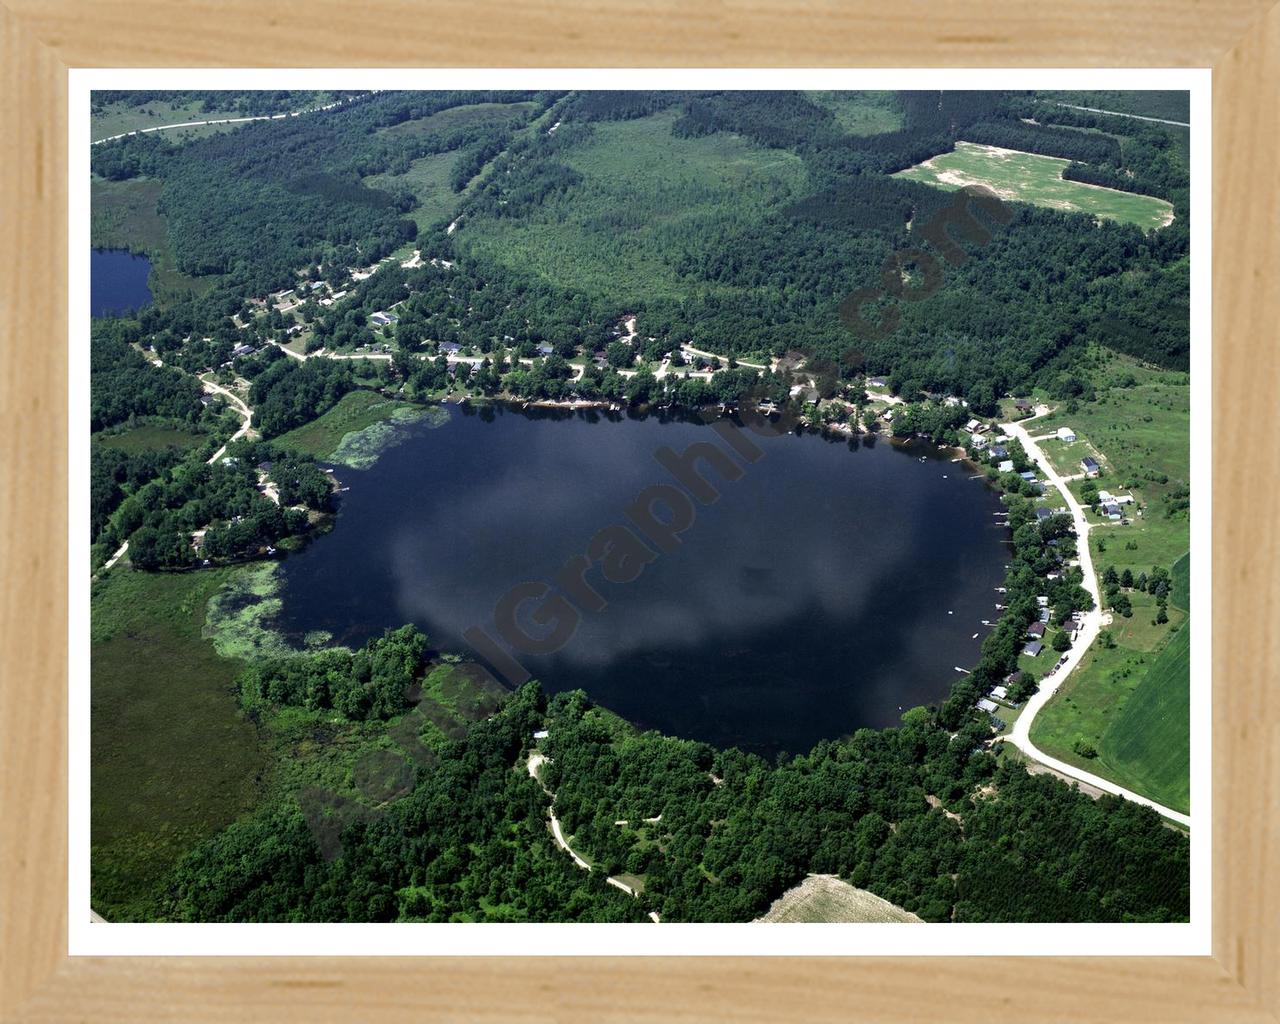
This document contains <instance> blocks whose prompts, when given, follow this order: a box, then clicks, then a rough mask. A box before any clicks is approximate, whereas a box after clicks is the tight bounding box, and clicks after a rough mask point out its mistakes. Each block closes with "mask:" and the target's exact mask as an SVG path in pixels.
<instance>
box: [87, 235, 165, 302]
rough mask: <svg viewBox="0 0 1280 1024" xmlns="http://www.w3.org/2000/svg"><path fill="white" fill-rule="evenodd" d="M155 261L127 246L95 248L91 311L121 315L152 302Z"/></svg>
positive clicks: (90, 282)
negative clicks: (149, 279)
mask: <svg viewBox="0 0 1280 1024" xmlns="http://www.w3.org/2000/svg"><path fill="white" fill-rule="evenodd" d="M150 273H151V261H150V260H149V259H147V258H146V257H145V256H135V255H134V254H133V253H131V252H127V251H126V250H124V249H94V250H93V252H92V253H91V254H90V257H89V314H90V315H91V316H119V315H121V314H123V313H131V312H133V311H134V310H135V309H141V308H142V307H143V306H147V305H150V303H151V289H150V288H148V287H147V277H148V275H149V274H150Z"/></svg>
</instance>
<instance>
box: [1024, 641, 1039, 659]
mask: <svg viewBox="0 0 1280 1024" xmlns="http://www.w3.org/2000/svg"><path fill="white" fill-rule="evenodd" d="M1043 650H1044V644H1042V643H1041V642H1040V641H1039V640H1032V641H1031V642H1030V643H1029V644H1027V645H1026V646H1025V647H1023V648H1022V653H1023V654H1025V655H1026V656H1027V657H1028V658H1038V657H1039V656H1040V652H1041V651H1043Z"/></svg>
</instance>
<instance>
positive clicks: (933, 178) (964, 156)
mask: <svg viewBox="0 0 1280 1024" xmlns="http://www.w3.org/2000/svg"><path fill="white" fill-rule="evenodd" d="M1068 163H1070V161H1068V160H1061V159H1059V158H1057V157H1052V156H1039V155H1037V154H1035V153H1021V152H1018V151H1017V150H1013V149H999V148H997V147H996V146H980V145H978V144H976V143H973V142H957V143H956V148H955V150H954V151H952V152H950V153H939V154H938V155H937V156H935V157H932V158H931V159H929V160H926V161H924V163H921V164H917V165H916V166H915V167H908V168H907V169H906V170H905V171H899V172H898V173H897V174H896V175H895V177H898V178H909V179H911V180H912V181H922V182H924V183H925V184H926V185H934V186H936V187H938V188H942V189H958V188H962V187H963V186H965V185H985V186H986V187H987V188H990V189H991V190H992V191H993V192H995V193H996V195H998V196H1000V198H1002V199H1007V200H1010V201H1014V202H1021V203H1031V204H1032V205H1034V206H1047V207H1049V208H1050V209H1054V210H1065V211H1068V212H1074V213H1087V214H1092V215H1093V216H1095V217H1103V218H1105V219H1107V220H1115V221H1119V222H1120V223H1122V224H1136V225H1137V226H1138V227H1140V228H1161V227H1165V226H1166V225H1168V224H1169V223H1171V222H1172V220H1173V205H1172V204H1171V203H1168V202H1166V201H1165V200H1163V199H1156V198H1155V197H1153V196H1140V195H1135V194H1133V193H1131V192H1120V191H1117V190H1115V189H1108V188H1100V187H1098V186H1096V185H1085V184H1083V183H1081V182H1078V181H1066V180H1064V179H1063V177H1062V172H1063V170H1064V169H1065V168H1066V166H1067V164H1068Z"/></svg>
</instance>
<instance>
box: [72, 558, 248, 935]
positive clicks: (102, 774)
mask: <svg viewBox="0 0 1280 1024" xmlns="http://www.w3.org/2000/svg"><path fill="white" fill-rule="evenodd" d="M235 571H236V570H230V569H217V570H206V571H203V572H198V573H180V574H152V573H140V572H133V571H128V570H120V569H117V570H114V571H113V572H111V573H109V574H108V575H107V576H106V577H105V578H104V579H101V580H99V581H97V582H95V583H94V585H93V598H92V611H91V619H92V641H91V647H90V665H91V673H92V674H91V679H90V687H91V689H90V707H91V730H92V731H91V737H90V754H89V758H90V779H91V785H92V787H93V806H92V810H91V843H92V894H93V907H94V909H95V910H97V911H98V912H99V913H100V914H102V915H103V916H104V917H106V918H107V919H108V920H113V921H114V920H140V919H146V918H149V917H153V916H154V915H155V913H156V912H157V909H158V904H159V900H160V898H161V893H160V892H159V888H158V887H159V886H160V885H161V883H162V881H163V879H164V877H165V876H166V874H167V873H168V871H169V870H170V869H171V868H172V866H173V865H174V863H175V862H176V861H177V860H178V858H179V857H181V856H182V855H183V854H184V853H186V852H187V851H188V850H189V849H191V847H192V846H194V845H195V844H196V843H197V842H199V841H200V840H202V839H205V838H207V837H208V836H210V835H212V834H214V833H215V832H217V831H218V830H219V829H221V828H222V827H223V826H225V825H227V824H228V823H230V822H231V821H232V820H233V819H234V818H235V817H237V816H238V815H239V814H240V813H242V812H243V811H245V810H246V809H247V808H248V807H249V806H250V805H251V804H252V803H253V801H254V799H255V797H256V793H257V788H256V783H255V777H256V776H257V774H258V771H259V769H260V768H261V766H262V758H261V755H260V753H259V750H258V743H257V739H256V736H255V733H254V728H253V726H252V725H250V724H249V722H248V721H246V720H245V718H244V717H243V716H242V715H241V714H240V713H239V711H238V709H237V706H236V698H235V694H234V689H233V681H234V679H235V676H236V673H237V672H238V671H239V669H240V664H239V663H238V662H235V661H231V660H228V659H225V658H221V657H219V656H218V654H217V653H216V652H215V651H214V649H213V645H212V644H210V643H208V642H206V641H204V640H202V639H201V636H200V631H201V628H202V626H203V624H204V617H205V606H206V603H207V602H208V600H209V598H210V597H211V596H212V595H213V594H214V593H216V592H217V591H218V589H219V588H220V587H221V586H222V585H223V584H224V583H226V582H227V580H228V579H230V577H231V576H232V575H233V574H234V572H235Z"/></svg>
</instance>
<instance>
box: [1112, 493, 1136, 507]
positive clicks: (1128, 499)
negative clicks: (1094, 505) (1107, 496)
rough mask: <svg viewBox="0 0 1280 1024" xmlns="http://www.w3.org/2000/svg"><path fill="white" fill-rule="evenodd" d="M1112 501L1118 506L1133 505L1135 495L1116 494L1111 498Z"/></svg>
mask: <svg viewBox="0 0 1280 1024" xmlns="http://www.w3.org/2000/svg"><path fill="white" fill-rule="evenodd" d="M1111 500H1112V502H1113V503H1115V504H1116V505H1132V504H1133V495H1132V494H1114V495H1112V496H1111Z"/></svg>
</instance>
